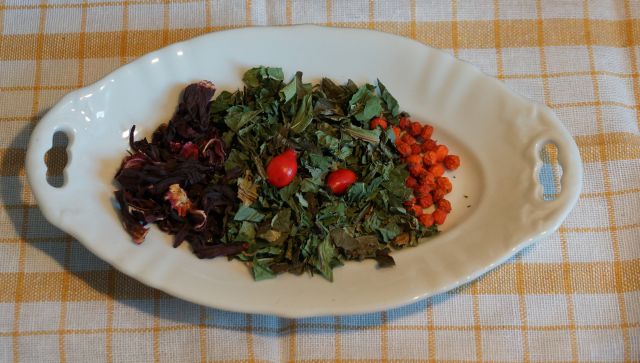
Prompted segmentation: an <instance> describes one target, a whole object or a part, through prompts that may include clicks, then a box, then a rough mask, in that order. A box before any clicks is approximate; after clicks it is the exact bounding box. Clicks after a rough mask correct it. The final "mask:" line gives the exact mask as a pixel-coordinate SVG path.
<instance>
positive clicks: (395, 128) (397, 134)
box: [391, 126, 402, 142]
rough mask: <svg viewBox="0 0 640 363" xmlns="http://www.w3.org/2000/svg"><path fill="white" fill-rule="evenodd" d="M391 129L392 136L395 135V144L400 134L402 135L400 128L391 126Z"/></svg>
mask: <svg viewBox="0 0 640 363" xmlns="http://www.w3.org/2000/svg"><path fill="white" fill-rule="evenodd" d="M391 129H392V130H393V133H394V135H396V142H398V140H400V134H401V133H402V131H400V128H399V127H398V126H393V127H392V128H391Z"/></svg>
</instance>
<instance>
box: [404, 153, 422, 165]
mask: <svg viewBox="0 0 640 363" xmlns="http://www.w3.org/2000/svg"><path fill="white" fill-rule="evenodd" d="M405 161H406V162H407V164H409V165H420V166H422V157H421V156H420V155H415V154H414V155H409V156H407V158H406V159H405Z"/></svg>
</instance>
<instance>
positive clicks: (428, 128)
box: [420, 125, 433, 140]
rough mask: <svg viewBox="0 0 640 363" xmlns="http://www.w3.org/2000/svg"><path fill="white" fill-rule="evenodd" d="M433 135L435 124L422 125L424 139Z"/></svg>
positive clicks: (421, 132) (421, 133) (421, 134)
mask: <svg viewBox="0 0 640 363" xmlns="http://www.w3.org/2000/svg"><path fill="white" fill-rule="evenodd" d="M431 135H433V126H430V125H424V126H422V131H420V136H422V138H423V139H424V140H428V139H430V138H431Z"/></svg>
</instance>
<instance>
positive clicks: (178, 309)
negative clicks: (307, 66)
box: [0, 0, 640, 362]
mask: <svg viewBox="0 0 640 363" xmlns="http://www.w3.org/2000/svg"><path fill="white" fill-rule="evenodd" d="M295 23H316V24H325V25H330V26H341V27H359V28H370V29H377V30H381V31H385V32H390V33H395V34H400V35H403V36H406V37H410V38H414V39H417V40H418V41H420V42H423V43H425V44H428V45H431V46H433V47H437V48H441V49H443V50H445V51H447V52H449V53H451V54H453V55H454V56H456V57H459V58H461V59H464V60H466V61H469V62H470V63H473V64H475V65H476V66H478V67H479V68H480V69H481V70H483V71H484V72H486V73H488V74H491V75H494V76H496V77H498V78H499V79H501V80H502V81H504V82H505V83H506V84H507V85H508V86H509V87H511V88H512V89H513V90H515V91H516V92H518V93H520V94H522V95H525V96H526V97H529V98H531V99H533V100H535V101H537V102H540V103H544V104H546V105H548V106H549V107H551V108H552V109H554V110H555V112H556V113H557V115H558V116H559V118H560V119H561V120H562V122H563V123H564V124H565V125H566V127H567V128H568V129H569V130H570V132H571V134H572V135H573V136H574V137H575V140H576V142H577V144H578V146H579V148H580V153H581V155H582V158H583V160H584V163H585V164H584V172H585V185H584V190H583V193H582V196H581V198H580V201H579V202H578V205H577V206H576V208H575V210H574V211H573V212H572V213H571V215H570V216H569V217H568V219H567V220H566V221H565V222H564V224H563V225H562V227H561V228H560V229H559V230H558V231H557V232H556V233H554V234H552V235H550V236H549V237H547V238H545V239H544V240H541V241H540V242H538V243H537V244H535V245H534V246H532V247H530V248H528V249H527V250H525V251H524V252H522V253H520V254H518V255H517V256H516V257H515V258H513V259H511V260H509V261H508V262H507V263H506V264H504V265H503V266H501V267H499V268H497V269H496V270H494V271H493V272H491V273H489V274H487V275H486V276H484V277H482V278H481V279H479V280H478V281H475V282H473V283H470V284H468V285H466V286H463V287H461V288H459V289H456V290H455V291H452V292H449V293H446V294H442V295H439V296H435V297H433V298H430V299H427V300H425V301H420V302H417V303H414V304H412V305H409V306H405V307H402V308H399V309H395V310H390V311H385V312H381V313H375V314H367V315H357V316H339V317H324V318H314V319H299V320H289V319H280V318H275V317H269V316H260V315H249V314H238V313H229V312H224V311H220V310H215V309H209V308H204V307H201V306H198V305H194V304H191V303H187V302H184V301H181V300H178V299H175V298H172V297H170V296H166V295H164V294H163V293H160V292H158V291H155V290H153V289H150V288H148V287H146V286H144V285H142V284H140V283H138V282H136V281H134V280H132V279H131V278H129V277H126V276H124V275H122V274H120V273H119V272H117V271H114V270H113V269H112V268H111V267H110V266H108V265H107V264H105V263H104V262H101V261H100V260H99V259H98V258H96V257H95V256H93V255H92V254H91V253H89V252H88V251H87V250H86V249H84V248H83V247H82V246H81V245H80V244H79V243H78V242H77V241H74V240H73V239H72V238H71V237H69V236H67V235H65V234H64V233H62V232H60V231H59V230H57V229H56V228H54V227H52V226H51V225H50V224H48V223H47V222H46V221H45V220H44V218H43V216H42V214H41V213H40V212H39V210H38V207H37V206H36V205H35V204H34V200H33V197H32V196H31V193H30V191H29V187H28V185H27V183H26V181H25V172H24V155H25V149H26V145H27V141H28V138H29V134H30V131H31V130H32V128H33V125H34V124H35V123H37V122H38V119H39V118H40V117H41V115H42V114H43V112H45V111H46V110H47V109H48V108H49V107H51V106H52V105H54V104H55V103H56V102H57V101H58V100H59V99H60V98H61V97H62V96H63V95H64V94H65V93H67V92H70V91H72V90H74V89H76V88H78V87H81V86H83V85H86V84H90V83H92V82H93V81H95V80H97V79H99V78H101V77H102V76H104V75H105V74H106V73H108V72H110V71H111V70H113V69H115V68H117V67H118V66H120V65H122V64H124V63H127V62H128V61H130V60H132V59H135V58H136V57H138V56H140V55H142V54H144V53H147V52H149V51H151V50H154V49H158V48H160V47H162V46H163V45H166V44H169V43H172V42H175V41H178V40H183V39H188V38H190V37H193V36H195V35H199V34H204V33H207V32H210V31H217V30H221V29H228V28H234V27H242V26H250V25H253V26H259V25H275V24H295ZM0 29H1V31H2V34H1V36H0V123H1V125H2V126H1V127H2V132H0V143H1V144H0V163H1V166H0V196H1V200H0V204H1V208H0V362H49V361H51V362H58V361H63V362H64V361H69V362H116V361H117V362H147V361H153V362H159V361H169V362H195V361H225V362H238V361H252V362H281V361H327V360H339V361H386V360H394V361H429V362H436V361H443V362H444V361H447V362H453V361H501V362H521V361H525V362H527V361H598V362H600V361H638V360H640V217H639V216H640V132H639V127H640V121H639V120H640V115H639V114H638V111H639V108H640V79H639V77H640V76H639V71H638V68H639V66H640V60H639V57H640V54H639V50H640V48H639V45H640V2H639V1H636V0H633V1H632V0H624V1H623V0H591V1H566V0H565V1H563V0H486V1H485V0H473V1H472V0H451V1H437V0H431V1H427V0H424V1H423V0H398V1H383V0H380V1H375V0H326V1H325V0H317V1H311V0H310V1H304V0H289V1H277V0H246V1H244V0H234V1H213V2H200V1H190V0H181V1H179V2H169V1H164V2H159V1H149V0H131V1H126V2H119V1H107V0H91V1H87V0H51V1H20V0H4V1H0ZM545 157H547V158H548V166H549V168H548V169H547V172H546V173H547V174H546V176H545V175H543V176H542V177H541V178H542V179H543V181H544V180H547V184H551V185H555V184H556V183H557V180H558V176H559V168H558V166H557V164H556V163H555V154H554V152H553V151H550V152H548V153H547V154H546V156H545ZM49 159H50V160H49V161H50V164H51V165H52V166H53V167H52V169H55V165H56V164H58V165H59V164H60V160H61V159H62V156H61V153H60V152H58V153H56V152H52V153H51V154H50V155H49ZM544 172H545V171H544V169H543V174H544ZM54 174H55V173H54ZM55 178H56V176H55V175H53V176H52V179H55ZM545 178H546V179H545ZM550 190H551V191H548V192H547V194H549V195H552V194H553V193H555V192H556V191H554V190H552V189H550Z"/></svg>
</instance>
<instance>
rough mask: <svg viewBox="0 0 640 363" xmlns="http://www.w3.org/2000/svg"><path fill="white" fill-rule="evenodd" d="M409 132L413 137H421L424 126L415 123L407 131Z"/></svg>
mask: <svg viewBox="0 0 640 363" xmlns="http://www.w3.org/2000/svg"><path fill="white" fill-rule="evenodd" d="M407 132H408V133H409V134H411V136H418V135H420V132H422V125H421V124H420V123H419V122H416V121H414V122H412V123H411V126H409V128H408V129H407Z"/></svg>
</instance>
